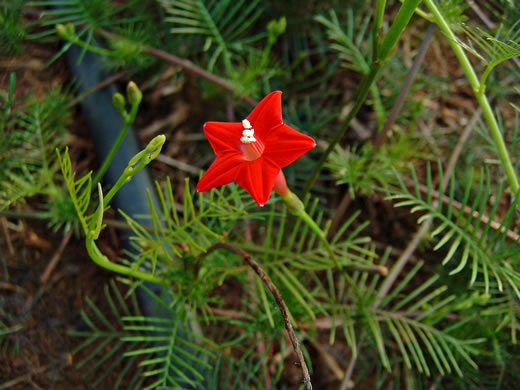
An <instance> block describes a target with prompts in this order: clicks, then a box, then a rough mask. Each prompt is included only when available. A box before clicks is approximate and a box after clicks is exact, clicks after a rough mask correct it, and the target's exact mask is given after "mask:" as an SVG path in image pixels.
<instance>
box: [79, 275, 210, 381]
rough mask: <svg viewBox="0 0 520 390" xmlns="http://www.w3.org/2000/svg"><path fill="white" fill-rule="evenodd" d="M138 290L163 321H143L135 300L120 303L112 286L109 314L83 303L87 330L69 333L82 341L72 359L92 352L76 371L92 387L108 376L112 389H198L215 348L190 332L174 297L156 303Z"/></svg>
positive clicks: (108, 290)
mask: <svg viewBox="0 0 520 390" xmlns="http://www.w3.org/2000/svg"><path fill="white" fill-rule="evenodd" d="M140 288H142V289H143V290H144V291H145V293H146V294H147V295H149V296H150V298H151V299H152V300H153V301H155V302H156V303H157V305H159V306H160V307H161V308H162V310H164V311H165V313H166V315H165V317H164V318H153V317H146V316H143V315H142V314H141V312H140V310H139V305H138V304H137V299H136V297H135V295H134V294H130V295H129V296H128V297H126V298H124V297H123V295H122V294H121V292H120V291H119V288H118V286H117V285H116V284H115V283H114V282H111V283H110V284H109V285H107V286H105V297H106V302H107V303H108V305H109V307H110V310H109V312H108V313H107V312H103V311H102V310H101V309H100V308H99V307H98V306H97V305H96V304H94V303H93V302H92V301H91V300H90V299H88V298H87V305H88V309H89V310H88V312H87V311H82V312H81V316H82V318H83V320H84V321H85V324H86V328H87V329H86V330H74V331H71V332H70V333H71V335H73V336H77V337H83V338H85V341H84V342H82V343H81V344H80V345H79V346H78V347H77V348H76V349H75V350H74V351H73V354H74V355H77V354H79V353H80V352H81V351H83V350H89V351H90V353H88V355H86V356H85V357H83V358H81V359H80V360H79V361H78V362H77V363H76V367H78V368H81V367H84V366H87V364H88V369H86V370H84V371H83V375H84V376H85V377H89V376H91V375H94V376H95V379H94V382H93V386H94V387H97V386H99V385H100V383H102V382H103V381H104V380H105V379H106V377H107V376H109V375H117V378H116V382H115V386H114V388H115V389H118V388H120V386H121V382H122V381H123V380H125V381H127V382H128V383H130V387H125V388H131V389H157V388H184V386H186V385H190V386H191V387H193V388H195V387H198V386H200V384H201V383H203V382H204V377H203V376H202V374H201V371H203V370H207V369H209V368H210V367H211V366H210V365H209V364H208V363H207V359H209V358H212V357H213V356H215V355H214V353H212V352H211V349H214V347H215V345H214V344H213V343H212V342H211V341H209V340H207V339H205V338H204V337H202V336H201V335H200V334H198V333H195V332H192V331H190V330H189V329H190V321H191V320H190V319H189V318H188V315H187V313H186V311H185V308H184V306H183V305H182V304H177V303H176V301H175V297H173V295H169V296H168V297H159V296H157V295H156V294H155V293H154V292H153V291H151V290H149V289H148V288H146V287H145V286H141V287H140ZM107 349H108V350H107ZM93 359H95V361H93ZM181 385H183V386H181Z"/></svg>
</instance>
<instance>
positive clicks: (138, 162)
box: [85, 135, 168, 285]
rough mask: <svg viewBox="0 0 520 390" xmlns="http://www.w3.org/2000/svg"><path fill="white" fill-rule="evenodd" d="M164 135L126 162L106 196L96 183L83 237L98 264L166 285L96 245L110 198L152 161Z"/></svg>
mask: <svg viewBox="0 0 520 390" xmlns="http://www.w3.org/2000/svg"><path fill="white" fill-rule="evenodd" d="M165 140H166V137H165V136H164V135H158V136H157V137H155V138H154V139H152V140H151V141H150V142H149V143H148V145H147V146H146V148H145V149H144V150H142V151H140V152H139V153H137V154H136V155H135V156H134V157H132V159H131V160H130V161H129V162H128V165H127V167H126V168H125V170H124V171H123V173H122V174H121V176H120V177H119V179H118V180H117V182H116V184H115V185H114V186H113V187H112V188H111V189H110V191H109V192H108V194H107V196H106V197H103V191H102V189H101V184H99V183H98V185H97V186H98V192H99V206H98V208H97V211H96V214H97V216H96V218H93V219H92V224H93V226H91V227H90V228H89V231H88V232H87V234H86V235H87V237H86V239H85V246H86V247H87V252H88V254H89V256H90V258H91V259H92V260H93V261H94V262H95V263H96V264H97V265H99V266H101V267H103V268H106V269H108V270H109V271H113V272H116V273H119V274H122V275H127V276H132V277H134V278H137V279H141V280H145V281H147V282H153V283H157V284H163V285H167V284H168V281H167V280H165V279H163V278H161V277H159V276H156V275H153V274H151V273H148V272H143V271H139V270H138V269H135V268H132V267H127V266H124V265H120V264H116V263H112V262H111V261H110V260H109V259H108V257H106V256H105V255H104V254H103V253H101V251H100V250H99V248H98V247H97V245H96V240H97V239H98V237H99V233H100V232H101V230H102V229H103V213H104V211H105V208H106V206H107V205H108V204H109V203H110V200H111V199H112V198H113V197H114V195H115V194H116V193H117V191H118V190H119V189H120V188H121V187H122V186H123V185H124V184H125V183H127V182H128V181H130V180H131V179H132V176H133V175H135V174H136V173H137V172H139V171H140V170H141V169H142V168H144V167H145V166H146V165H147V164H148V163H149V162H150V161H152V160H153V159H154V158H155V157H157V155H158V154H159V153H160V152H161V148H162V146H163V144H164V141H165Z"/></svg>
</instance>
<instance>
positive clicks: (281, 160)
mask: <svg viewBox="0 0 520 390" xmlns="http://www.w3.org/2000/svg"><path fill="white" fill-rule="evenodd" d="M264 144H265V145H266V148H265V151H264V154H263V155H262V157H264V158H267V159H269V160H271V161H273V162H274V163H276V164H277V165H278V166H279V167H280V168H283V167H285V166H287V165H289V164H291V163H292V162H293V161H295V160H297V159H298V158H299V157H300V156H302V155H303V154H305V153H307V152H308V151H309V150H311V149H312V148H314V147H315V146H316V142H314V140H313V139H312V138H311V137H309V136H308V135H305V134H302V133H300V132H299V131H296V130H294V129H292V128H290V127H289V126H287V125H285V124H284V125H282V126H280V127H278V128H277V129H276V131H272V132H271V133H269V136H268V137H266V138H265V139H264Z"/></svg>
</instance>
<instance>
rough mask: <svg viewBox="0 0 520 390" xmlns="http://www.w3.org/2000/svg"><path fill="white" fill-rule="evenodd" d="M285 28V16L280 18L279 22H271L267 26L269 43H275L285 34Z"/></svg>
mask: <svg viewBox="0 0 520 390" xmlns="http://www.w3.org/2000/svg"><path fill="white" fill-rule="evenodd" d="M286 27H287V19H286V18H285V16H283V17H281V18H280V20H271V21H270V22H269V23H268V24H267V34H268V40H269V43H271V44H273V43H275V42H276V40H277V39H278V37H279V36H280V35H282V34H283V33H284V32H285V29H286Z"/></svg>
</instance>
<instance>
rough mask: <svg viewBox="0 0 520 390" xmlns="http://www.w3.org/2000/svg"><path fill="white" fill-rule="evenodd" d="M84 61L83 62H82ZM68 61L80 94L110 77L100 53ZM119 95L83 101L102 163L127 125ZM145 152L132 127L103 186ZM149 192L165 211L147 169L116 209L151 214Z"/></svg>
mask: <svg viewBox="0 0 520 390" xmlns="http://www.w3.org/2000/svg"><path fill="white" fill-rule="evenodd" d="M80 58H81V60H79V59H80ZM66 59H67V63H68V65H69V68H70V71H71V73H72V75H73V77H74V78H75V79H76V81H77V87H78V93H79V94H81V93H83V92H85V91H87V90H88V89H90V88H92V87H94V86H96V85H98V84H99V83H100V82H101V81H103V80H105V79H106V78H107V75H106V74H104V72H103V71H102V70H101V67H100V61H99V56H98V55H96V54H93V53H90V52H87V53H83V52H82V49H81V48H79V47H78V46H72V47H71V48H70V49H69V50H68V51H67V53H66ZM116 92H119V91H118V90H117V88H116V86H115V85H113V84H111V85H109V86H107V87H106V88H104V89H102V90H99V91H96V92H94V93H92V94H90V95H88V96H87V97H85V98H84V99H83V101H82V102H81V108H82V110H83V114H84V115H85V117H86V119H87V122H88V125H89V128H90V134H91V136H92V139H93V141H94V147H95V150H96V154H97V157H98V160H99V161H103V160H104V158H105V157H106V156H107V154H108V153H109V151H110V148H111V147H112V145H113V144H114V142H115V140H116V138H117V136H118V135H119V132H120V130H121V129H122V127H123V125H124V121H123V119H122V118H121V115H120V114H119V111H118V110H117V109H116V108H115V107H114V106H113V104H112V96H113V95H114V93H116ZM141 149H142V148H141V147H140V145H139V143H138V140H137V137H136V134H135V129H134V128H133V127H130V128H129V129H128V132H127V134H126V136H125V138H124V139H123V142H122V143H121V146H120V148H119V150H118V151H117V153H116V155H115V156H114V159H113V160H112V163H111V164H110V166H109V168H108V170H107V172H106V174H105V176H104V177H103V184H104V185H105V186H112V185H113V184H114V183H115V182H116V181H117V179H118V178H119V176H120V175H121V173H122V172H123V170H124V169H125V168H126V166H127V163H128V161H129V160H130V159H131V158H132V157H133V156H134V155H135V154H137V153H138V152H139V151H140V150H141ZM147 189H149V190H150V193H151V197H152V202H153V204H154V207H155V208H156V209H157V210H160V209H161V208H160V207H159V202H158V200H157V195H156V193H155V190H154V189H155V186H154V185H153V183H152V179H151V177H150V174H149V172H148V170H147V168H146V167H145V168H144V169H142V170H141V171H139V172H138V173H137V174H136V175H134V176H133V177H132V180H130V182H128V183H126V184H125V185H124V186H123V187H121V189H120V190H119V191H118V192H117V194H116V196H115V197H114V199H113V200H112V204H113V206H114V209H116V210H117V209H121V210H124V211H125V213H126V214H128V215H130V216H132V217H133V218H135V217H136V216H139V215H150V207H149V204H148V197H147V193H146V190H147ZM137 219H138V218H137ZM138 220H139V219H138ZM139 222H140V223H142V224H143V225H146V224H150V220H147V219H140V220H139ZM119 236H120V238H121V240H122V243H123V245H124V247H125V249H127V250H128V251H133V250H134V249H133V248H132V247H131V245H130V240H129V237H130V232H128V231H124V230H121V231H119ZM146 286H147V288H149V289H150V290H152V291H153V292H154V293H155V294H157V295H158V296H163V297H164V296H167V295H166V294H165V293H164V291H162V289H163V288H165V287H161V286H158V285H156V284H153V283H146ZM136 293H137V296H138V299H139V303H140V306H141V309H142V312H143V314H144V315H145V316H147V317H161V318H170V317H169V316H170V313H168V312H166V311H165V310H164V309H163V308H162V307H161V306H159V305H158V304H157V303H156V302H155V301H154V300H153V299H152V298H151V297H150V296H149V295H148V294H147V293H146V292H144V291H143V290H142V289H137V290H136ZM170 319H171V318H170ZM179 336H181V337H182V334H181V333H179ZM184 374H185V375H186V376H188V377H191V376H192V375H191V373H190V372H188V371H185V372H184Z"/></svg>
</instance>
